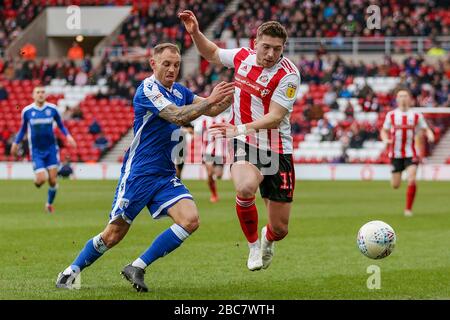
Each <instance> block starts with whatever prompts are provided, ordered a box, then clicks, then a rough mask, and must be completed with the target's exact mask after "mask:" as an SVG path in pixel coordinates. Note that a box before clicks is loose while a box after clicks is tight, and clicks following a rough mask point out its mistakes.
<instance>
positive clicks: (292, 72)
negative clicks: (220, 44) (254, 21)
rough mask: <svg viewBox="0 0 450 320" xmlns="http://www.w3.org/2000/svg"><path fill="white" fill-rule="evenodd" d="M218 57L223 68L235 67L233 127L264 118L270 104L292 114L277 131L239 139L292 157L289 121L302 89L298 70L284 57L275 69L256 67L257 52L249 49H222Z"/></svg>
mask: <svg viewBox="0 0 450 320" xmlns="http://www.w3.org/2000/svg"><path fill="white" fill-rule="evenodd" d="M219 58H220V61H221V62H222V64H223V65H224V66H226V67H229V68H234V81H235V84H236V86H235V92H234V103H233V108H232V112H231V115H230V120H229V121H230V123H231V124H233V125H239V124H245V123H249V122H252V121H255V120H258V119H260V118H262V117H263V116H264V115H265V114H267V113H269V106H270V102H271V101H275V102H276V103H278V104H280V105H281V106H283V107H285V108H286V109H287V110H288V111H289V112H288V113H287V114H286V116H285V117H284V119H283V120H282V121H281V123H280V126H279V128H278V129H264V130H260V131H259V132H258V133H257V134H254V135H248V136H247V137H244V136H239V137H237V139H240V140H243V141H247V143H249V144H252V145H256V146H257V147H258V148H260V149H263V150H269V149H270V150H272V151H275V152H277V153H282V154H292V136H291V124H290V121H289V118H290V116H291V113H292V109H293V105H294V102H295V100H296V99H297V89H298V87H299V86H300V73H299V71H298V69H297V67H296V66H295V65H294V64H293V63H292V62H291V61H290V60H289V59H288V58H285V57H283V56H282V57H281V58H280V60H279V61H278V62H277V63H276V64H275V65H274V66H273V67H271V68H263V67H261V66H258V65H257V64H256V51H254V50H251V49H249V48H238V49H219Z"/></svg>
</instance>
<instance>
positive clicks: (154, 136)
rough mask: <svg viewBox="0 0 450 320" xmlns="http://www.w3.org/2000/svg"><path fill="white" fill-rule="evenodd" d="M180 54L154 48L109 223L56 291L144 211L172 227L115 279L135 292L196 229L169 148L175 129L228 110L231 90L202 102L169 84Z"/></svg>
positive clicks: (221, 89)
mask: <svg viewBox="0 0 450 320" xmlns="http://www.w3.org/2000/svg"><path fill="white" fill-rule="evenodd" d="M180 64H181V55H180V50H179V49H178V47H177V46H176V45H174V44H171V43H163V44H160V45H157V46H156V47H155V48H154V50H153V57H152V58H151V60H150V65H151V67H152V70H153V75H152V76H151V77H148V78H146V79H145V80H144V81H143V82H142V83H141V85H140V86H139V87H138V89H137V90H136V93H135V96H134V99H133V108H134V115H135V121H134V139H133V141H132V143H131V146H130V148H129V149H128V151H127V152H126V154H125V157H124V160H123V166H122V170H121V176H120V179H119V183H118V185H117V189H116V194H115V197H114V201H113V205H112V211H111V213H110V215H109V222H108V224H107V226H106V228H105V229H104V231H103V232H102V233H100V234H98V235H97V236H95V237H93V238H92V239H90V240H89V241H88V242H87V243H86V245H85V247H84V248H83V249H82V250H81V252H80V253H79V255H78V257H77V258H76V259H75V260H74V261H73V262H72V264H71V265H70V266H68V267H67V268H66V269H65V270H64V271H63V272H61V273H60V274H59V275H58V278H57V281H56V287H58V288H71V287H72V285H73V283H74V281H75V279H76V277H77V275H78V274H79V273H80V272H81V271H82V270H83V269H84V268H86V267H87V266H89V265H91V264H92V263H94V262H95V261H96V260H97V259H98V258H100V257H101V256H102V255H103V254H104V253H105V252H106V251H107V250H109V249H110V248H112V247H114V246H115V245H116V244H117V243H119V242H120V241H121V240H122V239H123V237H124V236H125V235H126V234H127V232H128V230H129V228H130V226H131V223H132V222H133V220H134V219H135V218H136V216H137V215H138V214H139V213H140V212H141V210H142V209H144V208H145V207H147V208H148V210H149V212H150V213H151V215H152V217H153V218H154V219H157V218H161V217H163V216H169V217H170V218H172V220H173V221H174V224H173V225H172V226H171V227H169V228H168V229H166V230H165V231H164V232H163V233H161V234H160V235H159V236H158V237H157V238H156V239H155V240H154V241H153V243H152V244H151V246H150V247H149V248H148V249H147V250H146V251H145V252H144V253H143V254H142V255H141V256H140V257H139V258H137V259H136V260H135V261H133V262H132V263H130V264H128V265H126V266H125V267H124V268H123V270H122V272H121V274H122V275H123V276H124V277H125V279H126V280H128V281H129V282H131V284H132V285H133V287H134V288H135V289H136V290H137V291H138V292H141V291H144V292H145V291H148V288H147V286H146V284H145V282H144V273H145V268H146V267H147V266H149V265H150V264H152V263H153V262H154V261H156V260H157V259H159V258H161V257H164V256H165V255H167V254H168V253H170V252H172V251H173V250H175V249H176V248H178V247H179V246H180V245H181V244H182V243H183V241H184V240H186V239H187V238H188V237H189V236H190V235H191V234H192V233H193V232H194V231H195V230H197V228H198V226H199V217H198V212H197V207H196V205H195V203H194V201H193V198H192V195H191V194H190V192H189V190H188V189H187V188H186V187H185V186H184V185H183V183H181V181H180V179H179V178H177V177H176V170H175V164H174V160H175V159H174V157H173V155H174V152H173V149H174V148H175V147H176V145H177V144H178V143H179V134H180V133H179V131H180V130H179V129H180V126H184V125H187V124H189V123H190V122H191V121H192V120H194V119H196V118H198V117H199V116H201V115H203V114H207V115H210V116H216V115H217V114H219V113H221V112H222V111H223V110H225V109H227V108H228V107H229V106H230V103H231V101H232V94H233V92H234V85H233V84H232V83H225V82H221V83H219V84H218V85H217V86H216V87H215V88H214V89H213V91H212V93H211V95H210V96H209V97H208V98H201V97H198V96H195V95H194V94H193V93H192V92H191V91H190V90H189V89H187V88H186V87H184V86H182V85H181V84H179V83H177V82H175V80H176V79H177V77H178V73H179V71H180Z"/></svg>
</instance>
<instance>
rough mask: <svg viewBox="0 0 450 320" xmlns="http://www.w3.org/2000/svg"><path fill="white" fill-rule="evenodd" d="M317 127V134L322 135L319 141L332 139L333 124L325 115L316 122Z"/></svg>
mask: <svg viewBox="0 0 450 320" xmlns="http://www.w3.org/2000/svg"><path fill="white" fill-rule="evenodd" d="M317 128H319V134H320V135H321V136H322V140H321V141H333V140H334V133H333V125H332V124H331V123H330V122H329V121H328V119H327V118H326V117H323V118H322V119H320V120H319V121H318V122H317Z"/></svg>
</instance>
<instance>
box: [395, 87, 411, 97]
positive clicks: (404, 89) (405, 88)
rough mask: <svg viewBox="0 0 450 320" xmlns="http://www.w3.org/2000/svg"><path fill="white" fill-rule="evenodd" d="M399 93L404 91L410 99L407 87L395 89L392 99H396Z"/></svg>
mask: <svg viewBox="0 0 450 320" xmlns="http://www.w3.org/2000/svg"><path fill="white" fill-rule="evenodd" d="M400 91H406V92H408V94H409V96H410V97H412V92H411V90H409V89H408V88H407V87H399V88H397V89H395V91H394V97H396V96H397V94H398V93H399V92H400Z"/></svg>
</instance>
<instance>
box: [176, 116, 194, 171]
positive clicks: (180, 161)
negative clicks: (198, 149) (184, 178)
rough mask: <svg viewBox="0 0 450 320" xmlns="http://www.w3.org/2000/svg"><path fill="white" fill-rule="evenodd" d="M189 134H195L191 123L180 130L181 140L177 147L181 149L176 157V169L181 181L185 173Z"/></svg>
mask: <svg viewBox="0 0 450 320" xmlns="http://www.w3.org/2000/svg"><path fill="white" fill-rule="evenodd" d="M188 134H190V135H193V134H194V127H193V126H192V124H191V123H189V124H187V125H185V126H182V127H181V128H180V139H179V141H178V145H177V147H178V148H179V150H178V152H176V156H175V161H174V162H175V167H176V170H177V173H176V176H177V178H178V179H181V174H182V173H183V168H184V161H185V159H186V147H187V136H188Z"/></svg>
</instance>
